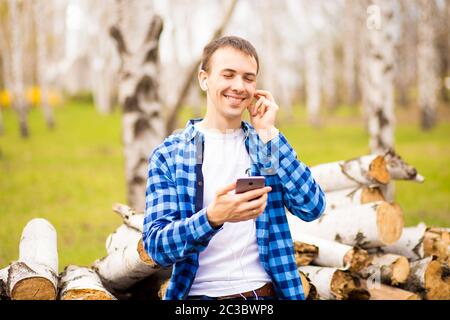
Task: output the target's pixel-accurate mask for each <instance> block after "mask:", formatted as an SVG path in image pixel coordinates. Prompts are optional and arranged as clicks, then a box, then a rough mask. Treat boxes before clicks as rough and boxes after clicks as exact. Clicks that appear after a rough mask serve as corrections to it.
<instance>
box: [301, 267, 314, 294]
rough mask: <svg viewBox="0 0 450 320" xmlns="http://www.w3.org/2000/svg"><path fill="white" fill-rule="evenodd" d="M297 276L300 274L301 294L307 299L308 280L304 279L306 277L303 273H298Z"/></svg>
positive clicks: (309, 287) (308, 290) (309, 286)
mask: <svg viewBox="0 0 450 320" xmlns="http://www.w3.org/2000/svg"><path fill="white" fill-rule="evenodd" d="M299 274H300V280H301V281H302V286H303V293H304V294H305V298H306V299H308V296H309V292H310V289H311V285H310V283H309V281H308V278H307V277H306V275H305V274H304V273H303V272H301V271H299Z"/></svg>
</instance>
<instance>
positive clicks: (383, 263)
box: [360, 254, 409, 285]
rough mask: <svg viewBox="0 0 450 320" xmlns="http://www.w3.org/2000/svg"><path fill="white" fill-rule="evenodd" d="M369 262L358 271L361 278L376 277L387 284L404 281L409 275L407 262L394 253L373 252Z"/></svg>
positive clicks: (404, 258)
mask: <svg viewBox="0 0 450 320" xmlns="http://www.w3.org/2000/svg"><path fill="white" fill-rule="evenodd" d="M370 258H371V261H372V262H371V263H370V265H369V266H368V267H366V268H364V269H363V270H361V271H360V274H361V275H362V277H363V278H365V279H367V278H370V277H376V278H379V279H380V282H382V283H385V284H388V285H398V284H401V283H405V282H406V280H407V279H408V276H409V262H408V259H406V257H403V256H399V255H396V254H373V255H371V256H370Z"/></svg>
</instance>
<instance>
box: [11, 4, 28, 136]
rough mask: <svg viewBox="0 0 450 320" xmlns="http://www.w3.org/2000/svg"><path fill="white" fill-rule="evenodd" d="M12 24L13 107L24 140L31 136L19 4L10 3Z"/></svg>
mask: <svg viewBox="0 0 450 320" xmlns="http://www.w3.org/2000/svg"><path fill="white" fill-rule="evenodd" d="M8 4H9V5H8V8H9V15H10V23H11V30H12V31H11V33H12V34H11V38H12V39H11V65H12V68H11V69H12V88H13V90H12V96H13V106H14V109H15V110H16V112H17V115H18V117H19V128H20V135H21V137H22V138H27V137H28V136H29V130H28V120H27V113H28V106H27V103H26V100H25V88H24V81H23V40H22V31H21V21H20V14H19V12H18V10H19V8H18V2H17V1H15V0H9V1H8Z"/></svg>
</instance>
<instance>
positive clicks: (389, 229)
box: [288, 201, 403, 248]
mask: <svg viewBox="0 0 450 320" xmlns="http://www.w3.org/2000/svg"><path fill="white" fill-rule="evenodd" d="M288 223H289V228H290V230H291V234H301V233H307V234H311V235H314V236H317V237H320V238H324V239H328V240H333V241H337V242H340V243H344V244H347V245H350V246H358V247H361V248H374V247H379V246H385V245H388V244H392V243H394V242H396V241H397V240H398V239H399V238H400V236H401V233H402V229H403V213H402V210H401V208H400V206H399V205H398V204H396V203H392V204H389V203H387V202H385V201H378V202H373V203H368V204H363V205H360V206H353V207H346V208H341V209H337V210H326V211H325V212H324V213H323V214H322V216H321V217H320V218H319V219H317V220H314V221H311V222H306V221H303V220H301V219H298V218H297V217H295V216H293V215H291V214H289V215H288Z"/></svg>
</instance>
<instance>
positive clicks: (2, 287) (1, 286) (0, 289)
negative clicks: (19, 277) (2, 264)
mask: <svg viewBox="0 0 450 320" xmlns="http://www.w3.org/2000/svg"><path fill="white" fill-rule="evenodd" d="M8 270H9V266H7V267H6V268H3V269H1V270H0V300H7V299H8V298H9V297H8V293H7V290H6V282H7V281H8Z"/></svg>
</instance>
